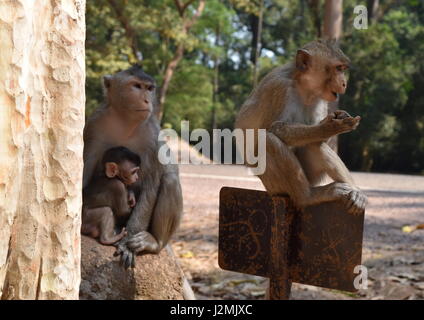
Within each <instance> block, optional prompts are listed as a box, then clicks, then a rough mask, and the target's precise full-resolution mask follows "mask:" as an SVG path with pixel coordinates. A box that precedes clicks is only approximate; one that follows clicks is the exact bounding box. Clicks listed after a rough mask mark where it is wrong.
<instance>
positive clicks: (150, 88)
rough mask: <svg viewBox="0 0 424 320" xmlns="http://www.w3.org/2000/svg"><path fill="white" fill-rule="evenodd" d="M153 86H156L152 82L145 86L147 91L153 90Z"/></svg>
mask: <svg viewBox="0 0 424 320" xmlns="http://www.w3.org/2000/svg"><path fill="white" fill-rule="evenodd" d="M155 88H156V87H155V86H154V85H153V84H151V85H149V86H147V90H149V91H153V90H155Z"/></svg>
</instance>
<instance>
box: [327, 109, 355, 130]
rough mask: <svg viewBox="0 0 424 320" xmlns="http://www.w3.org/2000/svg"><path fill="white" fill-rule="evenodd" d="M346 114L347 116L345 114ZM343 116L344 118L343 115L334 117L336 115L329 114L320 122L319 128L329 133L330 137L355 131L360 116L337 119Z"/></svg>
mask: <svg viewBox="0 0 424 320" xmlns="http://www.w3.org/2000/svg"><path fill="white" fill-rule="evenodd" d="M336 112H337V111H336ZM344 112H345V111H344ZM346 114H347V115H348V113H347V112H346ZM343 116H345V114H342V113H338V115H336V113H330V114H329V115H328V116H327V117H325V118H324V119H323V120H322V121H321V122H320V126H321V127H322V128H323V130H324V131H326V132H329V133H331V135H338V134H341V133H346V132H350V131H353V130H355V129H356V128H357V127H358V125H359V122H360V121H361V117H360V116H356V117H355V118H353V117H350V116H349V117H347V118H340V119H339V117H343Z"/></svg>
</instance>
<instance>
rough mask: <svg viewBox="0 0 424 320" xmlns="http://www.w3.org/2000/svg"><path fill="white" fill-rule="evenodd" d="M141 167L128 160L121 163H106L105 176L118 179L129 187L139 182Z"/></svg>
mask: <svg viewBox="0 0 424 320" xmlns="http://www.w3.org/2000/svg"><path fill="white" fill-rule="evenodd" d="M139 170H140V167H138V166H136V165H135V164H134V163H132V162H131V161H128V160H124V161H122V162H120V163H116V162H106V164H105V174H106V176H107V177H108V178H118V179H119V180H121V181H122V182H123V183H124V184H125V185H127V186H129V185H131V184H133V183H135V182H136V181H137V180H138V173H139Z"/></svg>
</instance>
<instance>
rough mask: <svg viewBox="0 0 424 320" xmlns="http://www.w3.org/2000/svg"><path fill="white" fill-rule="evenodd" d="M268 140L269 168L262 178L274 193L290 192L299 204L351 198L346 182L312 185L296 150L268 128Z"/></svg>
mask: <svg viewBox="0 0 424 320" xmlns="http://www.w3.org/2000/svg"><path fill="white" fill-rule="evenodd" d="M266 144H267V145H266V170H265V173H264V174H263V175H261V176H259V178H260V179H261V180H262V182H263V184H264V186H265V188H266V189H267V191H268V192H269V193H270V194H271V195H278V194H282V193H288V194H289V195H290V197H291V198H292V200H293V201H294V203H295V204H296V205H298V206H299V207H307V206H310V205H315V204H319V203H322V202H328V201H334V200H345V199H347V198H349V193H350V192H351V191H352V188H351V187H350V186H349V185H348V184H347V183H338V182H335V183H331V184H328V185H325V186H317V187H312V186H311V185H310V183H309V181H308V179H307V177H306V174H305V172H304V171H303V168H302V165H301V163H300V162H299V160H298V159H297V157H296V156H295V154H294V152H293V151H292V150H291V149H290V148H289V147H287V146H286V145H285V144H284V143H283V142H282V141H281V140H280V139H279V138H278V137H276V136H275V135H274V134H273V133H271V132H267V140H266Z"/></svg>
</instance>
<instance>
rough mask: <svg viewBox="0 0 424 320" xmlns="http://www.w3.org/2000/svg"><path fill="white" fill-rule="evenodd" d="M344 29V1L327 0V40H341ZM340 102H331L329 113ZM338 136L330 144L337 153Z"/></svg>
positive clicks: (331, 139)
mask: <svg viewBox="0 0 424 320" xmlns="http://www.w3.org/2000/svg"><path fill="white" fill-rule="evenodd" d="M342 29H343V0H325V10H324V32H323V36H324V38H326V39H336V40H338V39H340V37H341V35H342ZM338 106H339V102H338V101H335V102H330V103H329V105H328V111H329V112H333V111H335V110H337V109H338ZM337 143H338V139H337V136H334V137H332V138H330V140H329V141H328V144H329V145H330V147H331V148H332V149H333V150H334V151H336V152H337V149H338V148H337Z"/></svg>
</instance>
